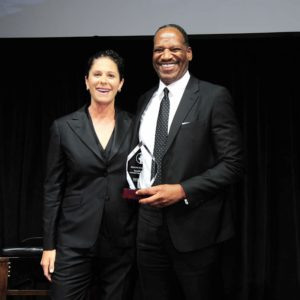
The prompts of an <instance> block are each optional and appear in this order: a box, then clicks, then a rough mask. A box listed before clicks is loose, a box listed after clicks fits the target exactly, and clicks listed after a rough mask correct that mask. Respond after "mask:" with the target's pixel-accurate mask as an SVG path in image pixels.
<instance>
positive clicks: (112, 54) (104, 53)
mask: <svg viewBox="0 0 300 300" xmlns="http://www.w3.org/2000/svg"><path fill="white" fill-rule="evenodd" d="M100 57H108V58H110V59H111V60H112V61H114V62H115V63H116V65H117V67H118V71H119V74H120V79H121V80H122V79H123V78H124V68H125V66H124V59H123V58H122V57H121V56H120V55H119V54H118V53H117V52H116V51H114V50H110V49H108V50H103V51H98V52H96V53H95V54H93V55H92V56H91V57H90V58H89V60H88V62H87V65H86V71H85V76H86V77H88V75H89V71H90V69H91V67H92V65H93V63H94V60H95V59H98V58H100Z"/></svg>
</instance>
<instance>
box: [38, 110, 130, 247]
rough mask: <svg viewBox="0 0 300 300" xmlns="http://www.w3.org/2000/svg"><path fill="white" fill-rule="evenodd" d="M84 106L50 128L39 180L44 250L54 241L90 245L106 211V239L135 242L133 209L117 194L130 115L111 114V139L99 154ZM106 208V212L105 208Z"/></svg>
mask: <svg viewBox="0 0 300 300" xmlns="http://www.w3.org/2000/svg"><path fill="white" fill-rule="evenodd" d="M86 110H87V108H86V107H83V108H81V109H80V110H78V111H76V112H74V113H71V114H69V115H67V116H64V117H62V118H60V119H57V120H55V121H54V122H53V124H52V126H51V130H50V142H49V150H48V161H47V170H46V178H45V183H44V217H43V223H44V249H45V250H47V249H54V248H55V247H56V245H57V243H59V244H60V245H64V246H67V247H75V248H90V247H92V246H93V245H94V244H95V241H96V240H97V237H98V233H99V228H100V225H101V224H102V219H103V214H104V213H105V215H106V218H105V222H106V224H102V225H103V226H105V227H106V229H107V232H108V234H109V237H110V238H111V240H112V241H113V242H115V243H116V245H118V246H121V247H127V246H132V245H134V239H135V217H134V216H135V211H136V208H135V207H134V205H132V203H129V202H128V201H126V200H124V199H122V198H121V192H122V189H123V187H125V186H127V182H126V173H125V166H126V158H127V154H128V150H129V147H130V138H131V133H132V119H131V117H130V116H129V115H128V114H127V113H126V112H123V111H117V113H116V125H115V129H114V131H115V132H114V139H113V141H112V145H111V151H110V155H109V157H108V158H105V157H103V154H102V153H101V151H100V148H99V145H98V144H97V140H96V138H95V133H94V132H93V130H92V129H91V125H90V122H89V120H88V116H87V111H86ZM104 211H105V212H104Z"/></svg>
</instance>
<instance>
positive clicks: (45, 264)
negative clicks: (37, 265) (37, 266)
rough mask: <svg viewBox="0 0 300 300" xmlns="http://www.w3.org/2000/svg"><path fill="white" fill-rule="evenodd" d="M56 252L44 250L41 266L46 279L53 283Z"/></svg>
mask: <svg viewBox="0 0 300 300" xmlns="http://www.w3.org/2000/svg"><path fill="white" fill-rule="evenodd" d="M55 256H56V250H55V249H54V250H44V251H43V256H42V259H41V266H42V268H43V271H44V275H45V276H46V278H47V279H48V280H49V281H51V274H52V273H53V272H54V262H55Z"/></svg>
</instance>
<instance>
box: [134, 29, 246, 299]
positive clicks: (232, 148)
mask: <svg viewBox="0 0 300 300" xmlns="http://www.w3.org/2000/svg"><path fill="white" fill-rule="evenodd" d="M192 57H193V53H192V49H191V47H190V46H189V42H188V36H187V34H186V32H185V31H184V29H183V28H181V27H180V26H178V25H175V24H169V25H165V26H162V27H160V28H159V29H158V30H157V31H156V33H155V36H154V47H153V58H152V59H153V67H154V69H155V71H156V73H157V75H158V77H159V79H160V81H159V85H158V86H156V87H154V88H153V89H151V90H150V91H148V92H147V93H145V94H144V95H143V96H142V97H141V99H140V101H139V107H138V112H137V122H136V128H135V132H134V135H135V142H134V144H135V145H136V144H137V143H139V142H140V143H142V144H143V145H145V147H144V148H147V149H149V151H150V152H151V153H152V155H153V157H154V158H153V159H149V155H148V156H143V171H142V173H141V175H140V176H141V178H140V182H148V186H150V185H151V184H152V186H151V187H147V188H145V185H144V186H141V187H142V188H141V189H140V190H138V191H137V195H139V197H141V199H140V200H139V203H140V212H139V221H138V237H137V243H138V268H139V272H140V280H141V289H142V292H143V295H144V298H145V299H151V300H153V299H155V300H158V299H164V300H167V299H175V298H176V299H180V300H182V299H188V300H190V299H199V300H205V299H215V297H216V294H215V291H217V290H219V289H218V285H217V283H218V280H217V278H218V273H217V271H218V256H219V247H220V244H221V242H223V241H225V240H227V239H229V238H230V237H232V235H233V233H234V230H233V222H232V218H231V212H230V204H229V202H228V201H226V200H225V199H226V197H225V196H226V189H227V188H228V187H229V186H230V185H231V184H233V183H234V182H236V181H237V180H238V179H239V178H240V176H241V174H242V172H243V171H242V150H241V138H240V131H239V127H238V124H237V121H236V117H235V114H234V109H233V104H232V100H231V96H230V94H229V93H228V91H227V90H226V89H225V88H224V87H221V86H218V85H215V84H212V83H208V82H204V81H201V80H198V79H197V78H195V77H194V76H192V75H190V73H189V71H188V67H189V62H190V61H191V60H192ZM165 88H167V90H165ZM164 99H166V103H167V104H166V105H165V104H164V106H165V107H167V108H162V110H163V111H164V112H163V113H162V114H161V113H159V110H160V105H161V103H163V102H165V101H164ZM160 115H164V116H165V117H166V115H167V119H168V120H167V129H166V130H167V133H166V134H163V135H161V131H162V130H164V129H161V128H162V127H164V125H161V124H163V123H164V122H165V121H161V118H162V117H161V116H160ZM157 123H158V124H157ZM164 135H166V137H167V139H166V140H165V141H163V142H162V140H164ZM157 136H159V138H157ZM159 143H160V146H159V147H157V145H158V144H159ZM158 148H159V149H158ZM157 149H158V150H157ZM143 151H145V150H143ZM143 151H142V153H143ZM161 152H162V154H161ZM145 157H146V158H145ZM151 165H152V166H151ZM153 165H155V166H153ZM151 169H152V173H151ZM153 169H155V170H154V172H153ZM153 181H154V182H153Z"/></svg>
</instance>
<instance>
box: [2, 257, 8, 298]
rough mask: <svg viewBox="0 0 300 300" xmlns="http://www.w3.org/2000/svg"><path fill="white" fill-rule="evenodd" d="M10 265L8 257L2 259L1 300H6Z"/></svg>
mask: <svg viewBox="0 0 300 300" xmlns="http://www.w3.org/2000/svg"><path fill="white" fill-rule="evenodd" d="M8 264H9V259H8V258H7V257H0V300H6V295H7V278H8Z"/></svg>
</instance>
